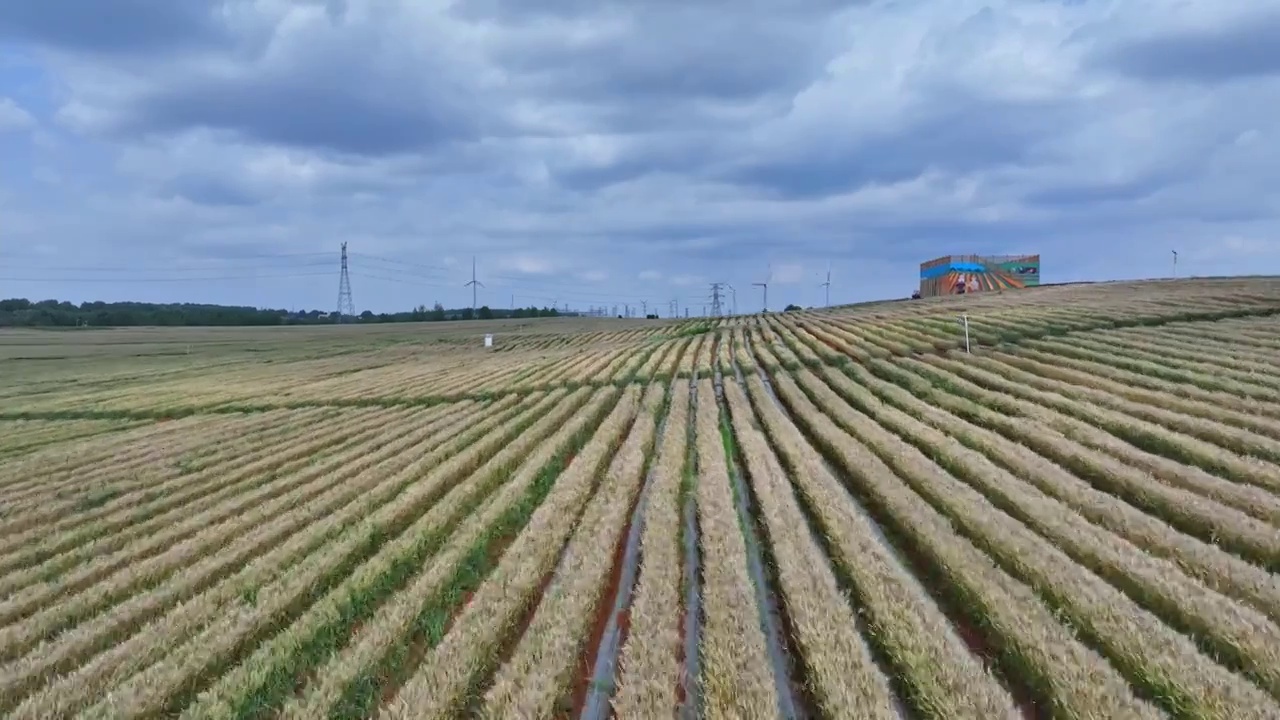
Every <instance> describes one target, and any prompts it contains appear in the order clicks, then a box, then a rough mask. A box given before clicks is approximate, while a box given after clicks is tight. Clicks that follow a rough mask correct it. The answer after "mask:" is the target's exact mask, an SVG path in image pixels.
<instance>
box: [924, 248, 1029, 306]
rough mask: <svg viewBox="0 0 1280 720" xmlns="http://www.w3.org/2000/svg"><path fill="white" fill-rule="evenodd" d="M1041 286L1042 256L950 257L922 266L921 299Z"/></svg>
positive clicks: (931, 261)
mask: <svg viewBox="0 0 1280 720" xmlns="http://www.w3.org/2000/svg"><path fill="white" fill-rule="evenodd" d="M1039 284H1040V256H1039V255H996V256H991V255H947V256H944V257H940V258H937V259H936V260H930V261H929V262H926V263H921V264H920V296H921V297H935V296H938V295H962V294H965V293H975V292H989V291H991V290H1018V289H1021V288H1027V287H1035V286H1036V285H1039Z"/></svg>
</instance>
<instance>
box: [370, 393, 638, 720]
mask: <svg viewBox="0 0 1280 720" xmlns="http://www.w3.org/2000/svg"><path fill="white" fill-rule="evenodd" d="M639 396H640V389H639V388H638V387H634V386H633V387H630V388H628V389H626V390H624V391H623V393H622V397H621V399H620V400H619V402H618V404H617V406H616V407H615V408H614V409H613V411H612V412H611V413H610V414H609V416H608V417H607V418H605V420H604V422H603V423H602V424H601V425H600V427H599V430H598V431H597V432H596V434H595V435H594V436H593V437H592V439H591V441H590V442H588V443H587V445H586V447H584V448H583V449H582V452H581V453H579V454H578V455H577V456H576V457H575V458H574V459H573V461H572V462H571V463H570V464H569V467H568V468H567V469H566V470H565V472H564V474H563V475H562V476H561V478H560V479H559V480H558V481H557V482H556V484H555V487H554V488H553V489H552V491H551V494H550V495H549V496H548V497H547V499H546V500H545V501H543V503H542V504H541V505H539V506H538V508H537V510H535V511H534V512H533V515H532V516H531V517H530V518H529V521H528V524H527V525H525V527H524V528H523V529H522V530H521V531H520V534H519V535H517V536H516V537H515V539H514V540H513V541H512V543H511V545H510V546H509V547H508V548H507V549H506V551H505V552H504V553H503V554H502V559H501V560H500V561H499V563H498V566H497V568H495V569H494V571H493V573H492V574H491V575H490V576H489V577H488V578H487V579H486V580H485V581H484V584H482V585H481V586H480V587H479V589H478V590H477V591H476V593H475V596H474V597H472V598H471V600H470V602H468V603H467V605H466V606H465V607H464V608H463V609H462V611H461V612H460V613H459V614H458V616H457V617H456V618H454V619H453V623H452V626H451V627H450V629H449V631H448V633H447V634H446V635H445V636H444V637H443V639H442V640H441V641H440V644H439V645H437V646H436V647H434V648H432V649H431V651H430V652H429V653H428V655H427V657H426V658H424V660H423V662H422V665H421V666H420V667H419V668H418V671H417V672H416V673H415V674H414V675H413V677H412V678H411V679H410V680H409V681H408V682H407V683H406V684H405V685H404V687H403V688H402V689H401V692H400V694H399V696H398V698H397V699H396V700H395V701H394V704H393V705H392V706H391V707H390V708H388V709H387V712H388V716H389V717H390V718H402V717H414V718H452V717H458V715H459V713H461V712H462V711H463V710H464V708H463V707H462V706H463V704H464V703H465V702H466V699H467V697H468V696H469V695H470V693H472V692H474V691H475V690H476V689H477V688H476V685H477V683H479V682H481V681H482V680H483V677H484V675H485V674H486V673H488V672H491V671H492V668H493V666H494V665H495V664H496V663H497V662H498V659H499V654H500V653H501V651H502V645H503V643H504V642H505V641H506V640H507V639H509V638H511V636H512V635H513V634H515V633H520V632H522V628H520V627H519V621H520V618H521V616H522V615H523V614H524V613H525V612H526V611H527V610H528V609H529V608H531V607H532V606H533V605H534V603H535V602H536V600H537V598H536V597H535V595H536V593H537V591H538V588H539V585H540V584H541V582H542V580H543V579H544V578H545V577H547V576H548V574H549V573H550V572H551V571H552V569H553V568H554V566H555V563H556V559H557V557H558V556H559V555H560V553H561V550H562V548H563V547H564V543H565V541H566V540H567V539H568V537H569V535H570V533H571V532H572V531H573V525H574V522H573V521H574V519H576V518H577V517H578V516H579V514H580V513H581V512H582V510H583V506H584V505H586V504H587V503H588V500H589V499H590V498H591V496H592V494H593V492H594V491H595V489H596V487H595V485H596V479H597V475H598V474H599V472H600V471H601V469H602V468H603V467H605V465H606V463H607V461H608V459H609V456H610V455H611V454H612V453H613V452H614V450H615V449H616V447H617V445H618V443H619V442H621V441H622V438H623V436H624V435H625V434H626V433H627V431H628V428H629V427H630V426H631V425H632V421H633V420H634V419H635V416H636V411H637V406H638V405H639V399H640V398H639ZM575 659H576V658H575Z"/></svg>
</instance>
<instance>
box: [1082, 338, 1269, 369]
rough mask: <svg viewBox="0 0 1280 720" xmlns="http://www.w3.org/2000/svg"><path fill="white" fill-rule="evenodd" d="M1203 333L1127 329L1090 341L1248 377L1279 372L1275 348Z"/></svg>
mask: <svg viewBox="0 0 1280 720" xmlns="http://www.w3.org/2000/svg"><path fill="white" fill-rule="evenodd" d="M1205 330H1207V328H1200V331H1199V333H1198V334H1197V333H1196V331H1195V330H1194V329H1193V330H1189V331H1188V333H1190V334H1189V335H1181V334H1179V333H1178V332H1177V330H1176V329H1171V328H1168V327H1163V328H1160V329H1158V330H1156V329H1152V328H1126V329H1124V330H1111V331H1103V332H1099V333H1093V334H1092V335H1090V337H1089V340H1090V341H1092V342H1094V343H1101V344H1103V345H1106V346H1107V347H1113V348H1119V349H1121V350H1122V351H1123V349H1124V348H1128V347H1136V348H1138V349H1140V350H1146V351H1150V352H1157V353H1166V352H1167V353H1169V355H1170V357H1173V358H1178V359H1185V360H1203V361H1206V362H1211V363H1213V364H1215V365H1222V366H1223V367H1226V368H1230V369H1235V370H1246V371H1248V372H1249V374H1250V375H1252V374H1254V373H1268V374H1274V373H1275V372H1276V371H1277V370H1278V369H1280V368H1277V366H1276V359H1275V350H1276V348H1265V349H1264V348H1258V347H1255V346H1252V345H1250V344H1249V343H1247V342H1241V341H1240V340H1237V339H1236V338H1232V337H1229V336H1225V335H1219V334H1215V333H1212V332H1205ZM1191 345H1194V352H1189V351H1188V350H1187V348H1188V347H1189V346H1191Z"/></svg>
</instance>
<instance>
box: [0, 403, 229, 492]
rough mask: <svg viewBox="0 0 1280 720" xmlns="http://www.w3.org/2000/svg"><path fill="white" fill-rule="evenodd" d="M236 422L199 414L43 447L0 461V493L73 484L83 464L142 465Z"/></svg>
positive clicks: (186, 448) (224, 431) (223, 431)
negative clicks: (13, 458) (161, 450)
mask: <svg viewBox="0 0 1280 720" xmlns="http://www.w3.org/2000/svg"><path fill="white" fill-rule="evenodd" d="M240 422H242V418H240V417H237V416H234V415H219V416H209V415H198V416H192V417H186V418H182V419H180V420H173V421H170V422H163V423H150V424H147V425H144V426H142V427H138V428H134V429H132V430H126V431H124V432H122V433H118V434H115V433H113V434H111V435H107V436H103V437H94V438H89V439H88V440H83V441H80V442H77V443H67V444H59V445H55V446H52V447H48V448H44V449H42V450H40V451H38V452H35V453H32V454H30V455H27V456H25V457H22V458H18V459H16V460H11V461H6V462H5V463H4V464H3V465H0V492H3V493H4V494H5V497H6V498H9V497H12V498H14V499H19V498H21V497H23V496H24V493H30V492H37V493H38V492H43V491H44V490H45V488H47V487H49V485H50V484H52V483H66V482H75V481H76V480H77V479H78V478H80V477H81V474H82V473H83V472H84V470H85V468H106V467H119V466H124V465H129V464H131V463H132V464H134V465H145V464H146V463H149V462H154V461H155V459H156V457H157V452H158V451H159V450H160V449H161V448H163V450H164V452H165V453H166V454H167V455H169V456H172V455H176V454H180V453H183V452H187V451H189V450H192V449H194V448H198V447H200V446H201V445H203V444H205V443H207V442H208V439H209V437H210V436H211V435H212V436H213V437H222V436H223V435H224V434H228V435H229V434H234V433H236V432H238V425H239V423H240Z"/></svg>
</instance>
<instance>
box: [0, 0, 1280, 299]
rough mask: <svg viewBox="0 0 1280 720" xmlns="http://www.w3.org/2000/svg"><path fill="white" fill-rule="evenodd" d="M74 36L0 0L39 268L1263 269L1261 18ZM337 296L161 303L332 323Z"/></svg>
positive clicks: (797, 295) (99, 27)
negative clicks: (121, 262) (122, 252)
mask: <svg viewBox="0 0 1280 720" xmlns="http://www.w3.org/2000/svg"><path fill="white" fill-rule="evenodd" d="M99 5H100V6H101V8H102V17H106V18H109V19H110V20H111V22H101V21H96V20H93V19H92V18H89V17H87V16H83V15H77V14H74V13H65V12H60V11H57V10H56V6H55V5H53V4H36V5H30V6H23V7H24V8H27V9H25V10H24V11H23V12H20V13H19V12H16V11H15V8H17V7H18V5H17V4H13V3H10V4H7V5H6V4H0V28H4V29H5V30H6V33H7V35H6V37H7V38H8V42H10V43H11V44H12V46H13V47H15V48H17V49H18V50H17V51H18V52H20V53H22V54H23V57H25V58H30V63H31V64H33V66H35V67H38V70H39V72H38V73H33V74H32V75H31V80H30V82H25V81H24V89H23V90H22V93H21V94H18V90H16V89H15V90H12V91H10V90H9V89H8V88H5V89H0V93H3V92H13V93H15V95H14V96H15V97H21V98H22V99H23V102H24V103H25V104H26V105H27V107H30V108H32V109H38V108H45V107H49V108H52V110H51V111H49V114H50V115H52V116H53V117H54V118H55V119H56V120H57V121H58V122H55V123H49V124H48V126H47V127H46V128H42V129H41V130H40V133H42V134H43V136H44V137H45V139H44V140H41V141H40V142H35V143H30V142H28V141H27V140H26V139H23V138H19V139H17V140H14V139H13V138H12V137H6V138H3V139H0V142H4V143H13V142H17V143H22V144H23V145H22V146H23V147H28V146H29V147H30V157H31V161H32V168H33V169H32V172H30V173H11V174H9V175H6V176H3V179H0V196H3V197H9V198H11V199H10V200H9V201H8V202H7V204H6V218H12V217H14V216H15V213H10V212H9V208H10V207H11V206H12V207H21V208H22V211H21V213H20V215H21V219H20V220H13V221H8V220H7V223H6V228H5V230H6V238H7V240H12V241H13V243H12V245H13V246H16V247H20V248H36V247H38V246H39V247H45V248H51V249H53V251H54V253H53V255H52V256H53V257H57V256H62V257H84V258H85V260H86V261H87V262H91V261H92V260H93V259H94V258H96V257H98V256H99V255H101V256H102V257H103V259H106V258H109V257H110V256H111V254H112V253H114V252H117V251H118V248H119V247H121V246H125V245H127V246H128V247H129V248H130V249H131V251H133V252H135V253H136V254H138V255H139V256H140V257H145V258H156V259H158V258H164V259H165V261H166V262H167V263H170V264H173V263H179V262H181V261H182V260H183V259H184V258H191V257H197V258H207V257H219V258H222V259H223V260H225V261H226V262H228V263H231V262H233V261H234V260H235V258H237V257H243V256H245V255H247V254H251V252H254V251H256V253H258V254H263V253H268V254H269V253H285V252H324V253H336V247H337V244H338V243H340V242H342V241H344V240H346V241H349V242H350V243H351V249H352V251H353V253H362V254H364V255H371V256H379V257H384V258H391V259H392V260H393V261H398V262H399V263H400V264H394V263H393V264H386V263H382V265H378V264H377V262H378V261H372V260H370V258H368V257H360V256H359V255H354V254H353V272H359V273H362V274H363V277H358V278H356V279H355V282H356V300H357V304H358V305H360V306H362V307H373V308H376V309H386V308H392V307H405V306H411V305H415V304H419V303H420V302H422V301H423V298H422V297H420V296H422V295H426V296H427V299H428V300H431V299H435V298H437V297H438V299H440V300H441V301H442V302H446V303H455V304H461V303H469V301H470V293H469V292H468V291H467V290H465V289H464V288H462V287H461V284H462V283H463V282H465V281H466V280H467V279H469V277H470V267H469V266H470V261H471V256H472V255H473V254H474V255H475V256H476V257H477V262H478V265H479V270H480V273H479V274H480V276H481V279H482V281H484V282H485V283H486V288H485V289H483V290H482V291H481V292H488V293H489V294H490V297H489V298H487V299H486V300H485V301H486V302H490V303H495V302H499V301H502V302H505V301H506V299H507V298H508V297H509V295H510V294H511V293H514V294H515V295H516V296H517V297H518V298H519V297H525V296H527V297H530V298H542V297H544V296H545V297H546V298H547V300H545V302H549V301H550V300H552V299H559V300H560V301H561V302H564V301H566V300H568V301H569V302H570V303H571V304H576V305H579V306H587V305H591V304H597V305H599V304H605V305H609V306H612V304H614V303H617V304H624V303H631V304H633V305H635V304H639V303H640V302H641V301H645V300H647V301H649V302H651V303H665V302H667V301H668V300H669V298H667V297H665V296H666V295H674V296H676V297H677V298H679V299H680V300H681V302H682V303H685V304H688V305H690V306H700V305H701V303H702V301H703V297H704V296H705V295H706V293H707V283H709V282H710V281H711V280H716V281H726V282H730V283H733V284H734V285H735V287H738V288H739V289H747V288H750V283H751V282H754V281H759V280H761V279H763V276H764V273H765V268H766V267H767V265H768V263H769V260H770V258H775V259H779V260H785V262H777V263H775V264H774V268H773V271H774V274H773V280H772V283H773V284H774V285H776V286H777V287H776V290H775V289H774V288H772V287H771V288H770V290H771V292H770V305H777V306H779V307H781V306H784V305H785V304H787V303H789V302H795V303H796V304H800V305H811V304H814V303H815V301H816V300H817V299H818V298H820V294H821V292H822V291H821V289H820V288H818V287H817V283H818V282H821V278H820V277H819V275H820V274H823V273H825V270H826V268H827V266H828V264H829V263H830V265H831V267H832V270H833V277H834V278H835V280H833V285H832V300H833V301H836V302H841V301H848V300H855V299H869V298H874V297H884V296H902V295H905V294H907V293H909V292H910V290H911V287H912V286H913V285H914V284H915V282H916V277H917V264H918V263H919V262H920V261H921V260H924V259H927V258H930V257H936V256H938V255H942V254H946V253H951V252H992V253H1002V252H1021V251H1033V252H1035V251H1038V252H1040V253H1041V254H1042V255H1043V257H1044V272H1045V279H1046V280H1064V279H1079V278H1089V277H1096V278H1113V277H1132V276H1141V275H1153V274H1164V273H1167V272H1168V258H1167V255H1168V252H1169V246H1170V245H1171V244H1177V245H1179V246H1180V247H1182V248H1185V249H1186V250H1185V251H1186V256H1185V259H1186V263H1187V265H1188V266H1191V265H1196V264H1197V263H1199V265H1198V266H1197V267H1198V269H1196V268H1190V267H1189V268H1188V269H1187V272H1200V271H1213V272H1242V271H1247V272H1257V271H1260V269H1262V270H1265V269H1271V270H1274V269H1275V268H1271V267H1270V265H1269V264H1270V263H1275V262H1280V257H1277V254H1276V253H1273V252H1272V251H1271V250H1269V248H1268V246H1269V244H1270V241H1269V240H1268V238H1276V237H1280V190H1277V188H1280V61H1277V60H1276V57H1277V56H1276V54H1275V53H1274V51H1268V50H1269V48H1270V47H1271V46H1272V45H1274V42H1273V41H1270V40H1268V38H1273V37H1274V34H1275V32H1280V13H1277V12H1275V11H1269V10H1268V7H1267V6H1264V4H1262V3H1260V2H1258V1H1257V0H1222V1H1221V2H1217V3H1181V4H1176V5H1170V4H1168V3H1167V2H1162V1H1158V0H1132V1H1131V2H1126V3H1102V2H1044V1H1043V0H954V2H945V3H944V2H940V1H938V2H929V3H890V2H879V1H874V2H865V3H842V2H830V1H829V0H799V1H798V2H795V3H790V4H777V3H775V4H772V5H770V4H758V3H757V4H748V5H746V6H743V5H741V4H737V5H732V8H733V9H732V11H730V10H729V9H728V8H730V5H729V4H728V3H725V2H722V1H720V0H716V1H710V2H704V3H693V4H688V3H685V4H680V3H670V2H653V3H642V4H634V3H633V4H629V5H619V4H589V3H583V2H569V1H568V0H524V1H522V2H518V3H517V2H514V0H457V1H456V2H452V3H444V2H429V3H423V2H411V1H410V0H376V1H375V0H348V1H347V2H310V3H293V2H284V1H283V0H236V1H235V2H207V1H200V0H173V1H172V2H171V3H165V4H163V5H164V6H163V8H160V9H156V8H150V9H149V10H147V11H146V12H142V11H141V10H139V9H138V8H140V7H141V6H140V5H138V4H137V3H131V2H122V1H121V0H100V2H99ZM157 7H159V6H157ZM31 8H34V9H31ZM709 27H715V28H717V31H716V32H714V33H711V34H708V31H707V28H709ZM1273 31H1274V32H1273ZM655 37H661V38H663V42H662V43H660V44H655V43H654V42H653V38H655ZM32 87H35V88H37V89H38V90H39V89H40V88H42V90H39V92H43V96H42V97H39V98H36V97H35V96H34V95H32V96H30V97H29V95H28V93H30V92H32V91H31V88H32ZM39 92H37V94H39ZM45 112H46V111H44V110H43V109H41V110H39V114H41V115H42V116H43V115H44V114H45ZM6 118H7V121H6ZM14 118H17V120H16V121H15V120H14ZM15 122H17V123H19V124H22V125H23V126H24V127H28V128H29V127H33V126H34V118H32V117H31V114H30V113H29V112H27V111H26V110H24V109H23V108H21V107H19V106H18V105H17V104H16V103H14V101H13V100H3V99H0V127H14V125H15ZM8 150H9V148H8V147H7V146H6V147H5V148H3V151H6V152H7V151H8ZM19 156H22V157H25V156H26V155H25V154H23V153H18V154H15V155H13V157H19ZM6 157H8V156H6ZM27 178H36V179H35V180H28V179H27ZM38 178H44V179H46V180H48V181H47V182H41V181H40V180H39V179H38ZM55 180H56V181H55ZM28 183H29V184H28ZM27 193H30V194H33V195H39V202H35V203H26V204H20V203H17V202H15V201H14V200H13V199H12V198H15V197H17V196H19V195H23V194H27ZM1192 248H1204V249H1205V251H1204V252H1203V253H1201V254H1197V253H1196V252H1195V251H1193V249H1192ZM1210 248H1214V250H1212V251H1210V250H1209V249H1210ZM24 251H25V250H24ZM33 252H34V251H33ZM279 262H280V263H283V264H287V262H288V261H284V260H281V261H279ZM79 264H82V265H83V264H85V263H83V262H82V263H79ZM155 272H163V268H162V267H161V268H159V269H157V270H156V271H155ZM1201 274H1203V273H1201ZM44 276H46V277H57V276H58V275H57V273H55V272H52V271H50V272H47V273H45V274H44ZM584 281H585V282H587V283H599V286H595V287H592V286H585V287H584V286H583V285H582V282H584ZM333 283H336V280H334V281H333ZM333 283H331V282H330V279H329V278H327V277H324V278H320V279H316V280H313V279H299V280H297V281H296V282H293V281H288V282H280V283H273V284H271V285H269V286H268V285H262V286H258V287H253V288H251V289H250V290H251V296H246V295H245V294H244V293H246V292H247V291H246V289H245V287H243V286H234V287H230V286H226V287H224V286H219V285H216V284H203V285H200V284H192V285H183V286H182V287H180V288H177V289H178V290H181V291H182V292H184V293H189V295H184V296H182V297H169V298H167V299H192V300H217V301H223V302H252V303H259V304H274V305H301V304H307V305H312V306H320V307H328V305H329V304H331V301H332V296H333V292H334V291H335V288H333V287H331V285H332V284H333ZM155 286H156V288H157V290H156V292H162V291H163V292H174V291H175V288H174V287H172V286H170V285H168V284H159V283H158V284H155ZM164 288H168V289H167V290H166V289H164ZM16 290H17V291H18V292H22V293H24V294H28V295H33V296H41V297H46V296H48V297H53V296H57V297H78V298H84V299H88V297H89V296H90V295H93V294H99V293H101V294H104V295H107V296H111V295H115V296H119V295H122V294H125V293H128V292H131V289H130V286H129V285H127V284H121V285H119V286H113V285H111V284H110V283H94V284H92V285H90V286H80V285H75V284H71V283H61V284H60V283H35V282H32V283H28V284H25V285H22V286H19V287H17V288H16ZM659 295H661V296H662V297H659ZM740 300H741V299H740ZM538 301H539V302H544V301H542V300H538ZM740 305H743V306H746V305H754V301H752V302H751V303H746V302H742V303H740Z"/></svg>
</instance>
